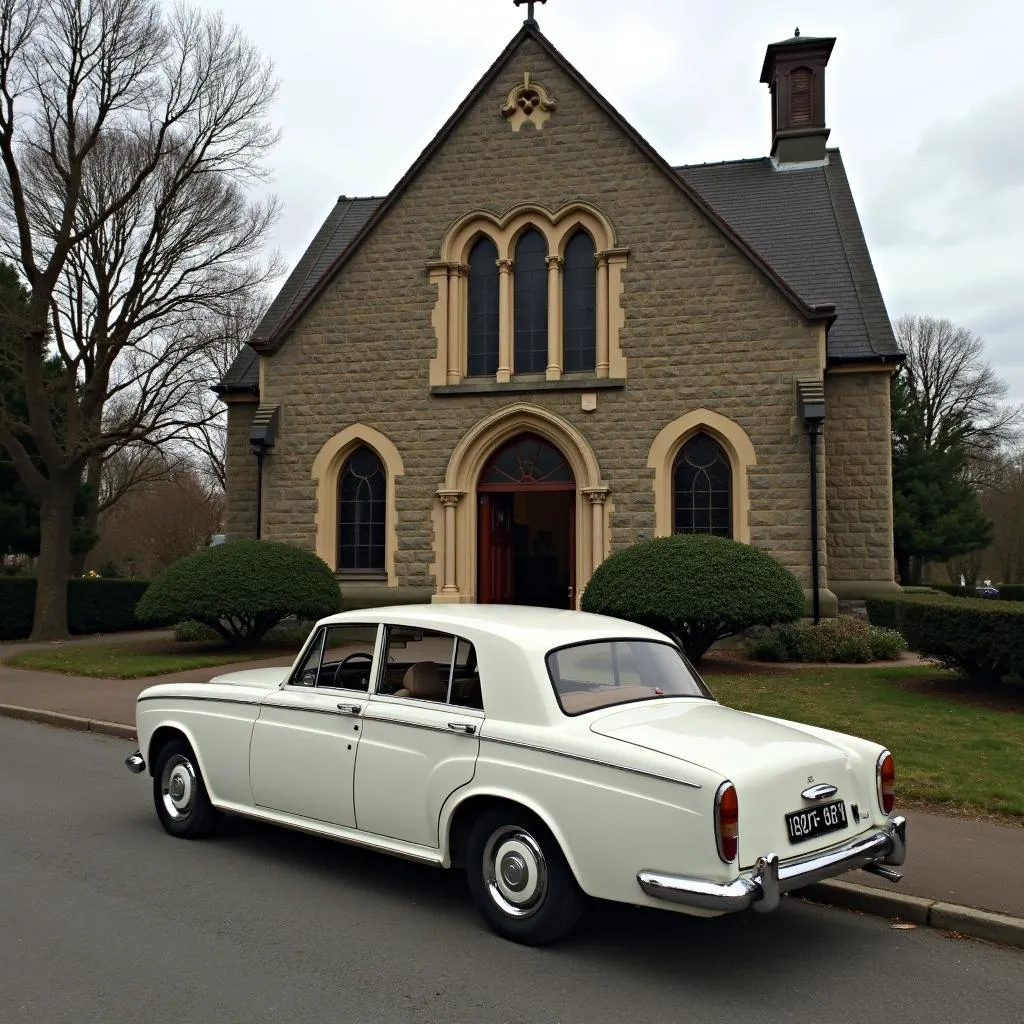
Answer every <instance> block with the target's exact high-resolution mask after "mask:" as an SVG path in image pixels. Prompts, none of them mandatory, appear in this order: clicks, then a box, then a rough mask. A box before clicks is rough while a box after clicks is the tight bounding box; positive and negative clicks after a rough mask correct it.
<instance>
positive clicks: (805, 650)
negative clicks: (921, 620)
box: [745, 615, 907, 663]
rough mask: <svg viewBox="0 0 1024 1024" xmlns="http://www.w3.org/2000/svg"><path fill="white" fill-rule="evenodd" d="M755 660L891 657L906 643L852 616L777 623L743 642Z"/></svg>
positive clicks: (882, 658) (875, 659)
mask: <svg viewBox="0 0 1024 1024" xmlns="http://www.w3.org/2000/svg"><path fill="white" fill-rule="evenodd" d="M745 649H746V652H747V655H748V656H749V657H751V658H753V659H754V660H755V661H823V662H830V661H840V662H864V663H866V662H869V661H892V660H894V659H895V658H898V657H899V656H900V654H902V653H903V652H904V651H905V650H906V649H907V645H906V642H905V641H904V639H903V637H902V636H901V635H900V634H899V633H897V632H895V631H894V630H891V629H882V628H879V627H877V626H872V625H869V624H868V623H867V622H865V621H864V620H863V619H860V618H855V617H854V616H852V615H851V616H841V617H840V618H838V619H825V620H824V621H823V622H821V623H819V624H818V625H817V626H815V625H813V624H812V623H809V622H806V623H798V624H795V625H791V626H777V627H776V628H775V629H773V630H770V631H769V632H767V633H764V634H762V635H761V636H759V637H755V638H754V639H753V640H751V641H749V642H748V643H747V644H746V645H745Z"/></svg>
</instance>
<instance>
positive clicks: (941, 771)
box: [702, 665, 1024, 818]
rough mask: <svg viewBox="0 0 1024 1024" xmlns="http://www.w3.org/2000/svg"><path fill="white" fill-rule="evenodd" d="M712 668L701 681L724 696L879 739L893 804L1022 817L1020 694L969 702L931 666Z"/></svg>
mask: <svg viewBox="0 0 1024 1024" xmlns="http://www.w3.org/2000/svg"><path fill="white" fill-rule="evenodd" d="M702 667H703V666H702ZM720 671H721V674H719V670H713V671H709V672H708V674H707V682H708V685H709V686H710V687H711V689H712V692H713V693H714V694H715V696H716V697H717V698H718V699H719V700H720V701H721V702H722V703H723V704H727V705H729V706H730V707H735V708H739V709H740V710H743V711H753V712H756V713H758V714H764V715H773V716H776V717H778V718H788V719H793V720H795V721H798V722H806V723H807V724H809V725H817V726H821V727H823V728H827V729H837V730H839V731H840V732H846V733H850V734H852V735H854V736H863V737H865V738H866V739H871V740H875V741H877V742H878V743H883V744H885V746H887V747H888V748H889V749H890V750H891V751H892V753H893V756H894V757H895V759H896V800H897V804H899V803H900V802H904V803H911V804H919V805H920V804H930V805H940V806H937V807H936V809H937V810H942V811H944V812H946V813H953V812H958V813H961V814H969V815H970V814H977V813H978V812H982V813H994V814H997V815H1011V816H1017V817H1021V818H1024V701H1021V700H1020V699H1019V698H1013V697H1012V696H1011V697H1010V699H1008V700H1001V699H1000V697H999V696H998V695H996V694H992V695H991V698H990V700H989V701H988V703H990V704H991V705H992V706H990V707H986V706H983V704H984V700H983V703H982V705H979V704H977V703H973V702H972V699H971V691H969V689H965V688H964V687H962V686H961V685H960V684H959V683H956V682H954V680H953V677H952V676H951V675H949V674H948V673H944V672H942V671H941V670H939V669H936V668H931V667H926V668H834V669H818V668H815V669H794V670H785V669H783V670H778V671H775V672H768V671H765V670H762V669H761V668H760V667H758V668H757V669H756V670H755V671H752V672H749V673H747V672H743V673H735V674H733V673H730V671H729V667H728V666H727V665H722V666H721V670H720Z"/></svg>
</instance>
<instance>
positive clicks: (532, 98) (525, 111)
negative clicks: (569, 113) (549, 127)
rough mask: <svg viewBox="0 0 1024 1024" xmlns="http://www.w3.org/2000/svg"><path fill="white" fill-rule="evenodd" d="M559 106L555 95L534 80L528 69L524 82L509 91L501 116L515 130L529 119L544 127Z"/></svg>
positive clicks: (539, 126)
mask: <svg viewBox="0 0 1024 1024" xmlns="http://www.w3.org/2000/svg"><path fill="white" fill-rule="evenodd" d="M557 106H558V104H557V102H556V101H555V97H554V96H552V95H551V93H550V92H548V90H547V89H545V88H544V86H543V85H541V84H540V83H539V82H534V81H532V80H531V78H530V72H529V71H527V72H526V73H525V74H524V75H523V80H522V82H520V83H519V85H517V86H516V87H515V88H514V89H512V90H511V91H510V92H509V94H508V98H507V99H506V100H505V102H504V103H503V104H502V106H501V116H502V117H504V118H505V119H506V120H507V121H508V122H509V123H510V124H511V126H512V131H514V132H517V131H519V129H520V128H522V127H523V125H524V124H526V122H527V121H531V122H532V123H533V125H534V127H535V128H543V127H544V123H545V122H546V121H547V120H548V119H549V118H550V117H551V115H552V113H553V112H554V110H555V108H556V107H557Z"/></svg>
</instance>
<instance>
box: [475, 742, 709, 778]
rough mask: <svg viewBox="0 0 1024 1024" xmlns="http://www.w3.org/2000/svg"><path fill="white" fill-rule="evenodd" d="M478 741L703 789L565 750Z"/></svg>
mask: <svg viewBox="0 0 1024 1024" xmlns="http://www.w3.org/2000/svg"><path fill="white" fill-rule="evenodd" d="M480 739H482V740H486V741H487V742H488V743H498V744H501V745H502V746H505V747H518V748H519V749H520V750H533V751H536V752H537V753H538V754H551V755H553V756H554V757H567V758H569V759H570V760H571V761H581V762H582V763H583V764H596V765H597V766H598V767H600V768H613V769H615V770H616V771H620V772H629V773H630V774H631V775H642V776H643V777H644V778H647V779H659V780H660V781H662V782H674V783H675V784H676V785H677V786H688V787H689V788H690V789H703V788H704V787H703V786H702V785H701V784H700V783H699V782H687V781H686V780H685V779H673V778H671V777H670V776H668V775H659V774H658V773H657V772H648V771H644V770H643V769H642V768H631V767H629V765H625V764H614V763H613V762H611V761H599V760H597V758H596V757H585V756H584V755H583V754H570V753H569V752H568V751H565V750H554V749H552V748H551V747H538V746H535V745H534V744H532V743H520V742H519V741H518V740H503V739H498V737H496V736H481V737H480Z"/></svg>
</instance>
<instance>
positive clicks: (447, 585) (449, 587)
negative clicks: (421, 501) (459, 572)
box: [437, 491, 463, 594]
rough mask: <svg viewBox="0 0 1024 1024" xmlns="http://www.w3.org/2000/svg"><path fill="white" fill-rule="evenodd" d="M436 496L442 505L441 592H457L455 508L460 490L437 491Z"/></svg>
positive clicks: (460, 493)
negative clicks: (442, 553)
mask: <svg viewBox="0 0 1024 1024" xmlns="http://www.w3.org/2000/svg"><path fill="white" fill-rule="evenodd" d="M437 496H438V498H440V499H441V504H442V505H443V506H444V578H443V581H442V586H441V593H442V594H457V593H458V592H459V585H458V583H457V582H456V579H455V553H456V551H455V510H456V509H457V508H458V505H459V502H460V501H461V500H462V497H463V492H462V491H438V492H437Z"/></svg>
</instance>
